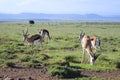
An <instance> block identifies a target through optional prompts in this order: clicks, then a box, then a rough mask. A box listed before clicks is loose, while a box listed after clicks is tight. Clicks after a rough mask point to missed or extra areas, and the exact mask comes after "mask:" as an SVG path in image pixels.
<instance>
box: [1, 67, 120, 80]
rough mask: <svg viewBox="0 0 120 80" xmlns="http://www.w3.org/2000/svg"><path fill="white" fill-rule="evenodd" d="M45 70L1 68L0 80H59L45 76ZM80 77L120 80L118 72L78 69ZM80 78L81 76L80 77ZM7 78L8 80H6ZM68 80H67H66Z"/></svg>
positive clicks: (42, 68) (119, 71)
mask: <svg viewBox="0 0 120 80" xmlns="http://www.w3.org/2000/svg"><path fill="white" fill-rule="evenodd" d="M46 71H47V68H45V67H40V68H2V67H0V80H5V79H6V80H59V79H58V78H55V77H51V76H49V75H47V74H46ZM80 75H83V76H82V77H96V78H101V79H104V80H120V70H102V71H101V70H98V71H93V70H88V69H80ZM80 77H81V76H80ZM8 78H9V79H8ZM66 80H68V79H66ZM69 80H74V79H69Z"/></svg>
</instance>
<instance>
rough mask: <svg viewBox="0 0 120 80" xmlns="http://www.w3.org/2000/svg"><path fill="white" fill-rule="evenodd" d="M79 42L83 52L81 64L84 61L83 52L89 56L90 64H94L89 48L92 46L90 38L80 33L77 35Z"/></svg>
mask: <svg viewBox="0 0 120 80" xmlns="http://www.w3.org/2000/svg"><path fill="white" fill-rule="evenodd" d="M79 41H81V45H82V50H83V54H82V61H81V62H83V61H84V58H85V52H87V53H88V55H89V60H90V64H91V65H93V64H94V55H93V52H92V48H91V46H92V44H91V40H90V37H89V36H88V35H85V33H83V32H81V33H80V35H79Z"/></svg>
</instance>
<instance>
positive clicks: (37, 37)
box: [23, 29, 42, 48]
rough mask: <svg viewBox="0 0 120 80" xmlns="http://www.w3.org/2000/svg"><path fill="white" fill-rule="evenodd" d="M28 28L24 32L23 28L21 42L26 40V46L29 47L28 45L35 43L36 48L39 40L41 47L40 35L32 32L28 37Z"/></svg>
mask: <svg viewBox="0 0 120 80" xmlns="http://www.w3.org/2000/svg"><path fill="white" fill-rule="evenodd" d="M28 36H29V34H28V29H27V31H26V32H24V30H23V42H25V41H27V42H28V46H29V47H30V45H32V47H33V45H36V47H37V48H38V42H40V44H41V47H42V36H40V35H39V34H34V35H32V36H31V37H28Z"/></svg>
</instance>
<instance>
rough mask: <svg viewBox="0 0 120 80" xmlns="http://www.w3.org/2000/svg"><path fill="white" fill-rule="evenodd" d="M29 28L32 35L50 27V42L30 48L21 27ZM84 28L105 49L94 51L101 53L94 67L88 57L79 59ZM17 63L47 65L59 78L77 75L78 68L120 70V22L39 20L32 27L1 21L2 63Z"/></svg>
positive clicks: (28, 65)
mask: <svg viewBox="0 0 120 80" xmlns="http://www.w3.org/2000/svg"><path fill="white" fill-rule="evenodd" d="M27 27H28V30H29V33H30V35H32V34H35V33H38V29H42V28H44V29H48V30H49V32H50V36H51V38H52V39H51V41H50V42H49V43H47V41H46V40H45V42H44V43H43V48H41V47H40V46H39V51H36V48H35V47H34V49H32V48H28V47H27V44H26V43H23V41H22V30H26V28H27ZM81 30H83V31H84V32H85V33H86V34H88V35H89V36H92V35H96V36H98V37H99V38H100V40H101V47H102V50H101V51H100V50H97V51H95V50H93V52H94V53H95V52H96V53H95V54H100V56H99V57H98V58H97V60H96V61H95V64H94V66H91V65H89V63H87V60H86V63H83V64H81V62H80V61H81V55H82V48H81V44H80V42H79V41H78V36H79V34H80V32H81ZM87 56H88V55H86V58H87ZM17 64H20V66H22V67H34V68H35V67H39V66H48V67H49V69H48V72H47V73H48V74H49V75H51V76H57V77H60V78H64V77H74V78H75V76H76V75H77V74H76V72H77V71H78V70H79V69H91V70H96V71H98V70H114V69H115V70H116V69H120V23H113V22H111V23H109V22H38V23H36V24H34V25H33V26H31V27H30V25H29V24H28V23H25V22H23V23H18V22H15V23H13V22H11V23H6V22H3V23H0V65H1V66H3V67H15V66H16V65H17ZM73 74H75V75H73ZM78 76H79V75H78ZM78 76H77V77H78ZM78 79H79V78H78Z"/></svg>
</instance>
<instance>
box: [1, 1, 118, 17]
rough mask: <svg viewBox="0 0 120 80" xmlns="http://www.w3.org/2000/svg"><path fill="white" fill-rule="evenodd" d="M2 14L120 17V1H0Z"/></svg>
mask: <svg viewBox="0 0 120 80" xmlns="http://www.w3.org/2000/svg"><path fill="white" fill-rule="evenodd" d="M0 13H10V14H18V13H47V14H99V15H120V0H0Z"/></svg>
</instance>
